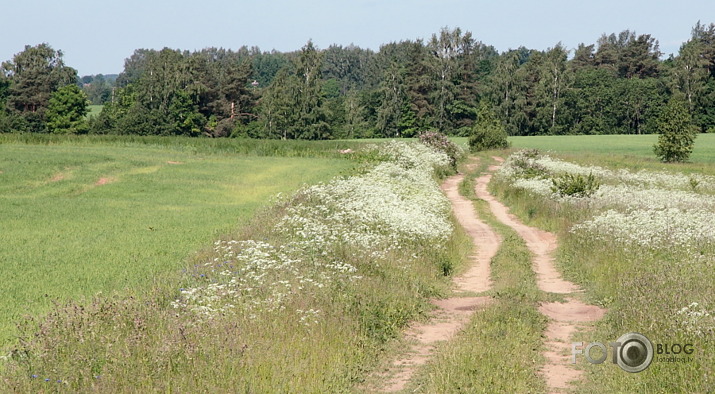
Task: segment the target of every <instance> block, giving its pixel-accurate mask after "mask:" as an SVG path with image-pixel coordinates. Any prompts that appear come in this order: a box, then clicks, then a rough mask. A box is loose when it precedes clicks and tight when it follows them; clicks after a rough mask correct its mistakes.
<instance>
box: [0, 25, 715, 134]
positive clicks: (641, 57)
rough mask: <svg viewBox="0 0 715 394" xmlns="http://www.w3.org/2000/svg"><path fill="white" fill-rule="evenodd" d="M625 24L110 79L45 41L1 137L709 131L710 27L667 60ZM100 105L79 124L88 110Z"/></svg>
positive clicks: (293, 55)
mask: <svg viewBox="0 0 715 394" xmlns="http://www.w3.org/2000/svg"><path fill="white" fill-rule="evenodd" d="M662 57H663V54H662V53H661V52H660V50H659V46H658V41H657V40H656V39H655V38H654V37H652V36H651V35H649V34H641V35H638V34H636V33H635V32H632V31H629V30H626V31H623V32H621V33H618V34H610V35H605V34H604V35H603V36H601V37H600V38H599V39H598V40H597V41H596V42H595V43H593V44H589V45H586V44H580V45H579V46H578V47H577V48H575V49H573V50H569V49H567V48H565V47H564V46H563V45H561V44H560V43H559V44H556V45H555V46H554V47H552V48H548V49H546V50H534V49H527V48H524V47H521V48H518V49H515V50H510V51H507V52H504V53H499V52H498V51H497V50H496V49H495V48H494V47H492V46H490V45H487V44H484V43H482V42H480V41H478V40H477V39H475V38H474V37H473V36H472V34H471V33H470V32H463V31H462V30H460V29H458V28H457V29H448V28H444V29H442V30H441V31H440V32H439V33H436V34H434V35H432V37H431V38H430V39H429V40H414V41H412V40H407V41H400V42H392V43H389V44H385V45H382V46H381V47H380V49H379V51H377V52H375V51H372V50H369V49H362V48H359V47H356V46H352V45H351V46H347V47H345V46H339V45H333V46H330V47H328V48H326V49H319V48H316V46H315V45H314V44H313V43H312V42H308V43H307V44H306V45H305V46H304V47H303V48H302V49H300V50H298V51H294V52H289V53H282V52H276V51H271V52H264V51H261V50H260V49H259V48H256V47H252V48H249V47H242V48H240V49H238V50H236V51H233V50H226V49H220V48H207V49H204V50H201V51H197V52H188V51H180V50H173V49H168V48H165V49H163V50H147V49H139V50H136V51H135V52H134V53H133V54H132V55H131V56H130V57H129V58H128V59H126V61H125V64H124V71H123V72H122V73H121V74H120V75H118V76H103V75H96V76H86V77H82V78H79V77H78V75H77V71H76V70H75V69H73V68H71V67H69V66H67V65H66V64H65V63H64V61H63V59H62V52H61V51H58V50H54V49H53V48H52V47H50V46H49V45H48V44H41V45H37V46H34V47H31V46H27V47H26V48H25V50H24V51H23V52H21V53H19V54H17V55H15V57H14V58H13V59H12V60H9V61H6V62H4V63H2V68H1V70H2V72H1V73H0V132H50V133H96V134H139V135H150V134H151V135H189V136H200V135H206V136H211V137H225V136H232V137H252V138H283V139H331V138H368V137H411V136H414V135H416V134H417V133H419V132H421V131H426V130H438V131H441V132H443V133H446V134H449V135H468V134H470V132H471V130H472V128H473V124H474V122H475V119H476V118H477V113H478V108H480V107H483V106H488V107H490V108H491V110H492V111H493V112H494V113H495V114H496V116H497V117H498V118H499V120H500V121H501V122H502V123H503V125H504V127H505V128H506V130H507V132H508V133H509V134H510V135H543V134H644V133H652V132H654V131H655V128H654V123H655V119H656V118H657V116H658V114H659V113H660V112H661V110H662V109H663V108H664V106H665V105H666V103H667V102H668V100H669V99H670V98H671V97H675V96H678V97H680V98H682V99H683V100H684V101H685V102H686V103H687V105H688V108H689V110H690V112H691V115H692V119H693V121H694V122H695V125H696V126H697V127H698V129H699V131H700V132H715V24H709V25H705V24H701V23H700V22H698V23H697V24H696V25H695V27H694V28H693V30H692V35H691V38H690V39H689V40H688V41H687V42H686V43H684V44H683V45H682V46H681V48H680V50H679V52H678V54H676V55H673V56H670V57H669V58H667V59H663V58H662ZM90 101H91V103H93V104H103V105H104V107H103V110H102V112H101V113H100V114H99V115H97V116H93V117H90V118H89V119H88V118H87V116H86V114H87V104H88V103H89V102H90Z"/></svg>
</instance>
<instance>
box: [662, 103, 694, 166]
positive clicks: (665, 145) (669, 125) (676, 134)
mask: <svg viewBox="0 0 715 394" xmlns="http://www.w3.org/2000/svg"><path fill="white" fill-rule="evenodd" d="M656 128H657V130H658V132H659V133H660V136H658V143H657V144H656V145H655V146H654V147H653V151H654V152H655V155H656V156H658V158H659V159H660V161H662V162H665V163H673V162H684V161H687V160H688V158H689V157H690V154H691V153H693V145H694V144H695V137H696V136H697V128H696V127H695V126H694V125H693V123H692V117H691V116H690V112H689V111H688V107H687V106H686V104H685V102H684V101H683V100H681V99H679V98H677V97H673V98H671V99H670V101H668V105H667V106H666V107H665V109H663V112H661V113H660V116H658V119H657V120H656Z"/></svg>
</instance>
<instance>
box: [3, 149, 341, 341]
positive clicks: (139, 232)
mask: <svg viewBox="0 0 715 394" xmlns="http://www.w3.org/2000/svg"><path fill="white" fill-rule="evenodd" d="M6 138H7V137H6ZM4 142H5V143H2V144H0V218H1V220H0V245H2V246H0V261H2V264H0V276H2V277H3V278H4V279H3V281H2V282H0V294H2V295H3V297H2V302H0V344H3V345H4V344H7V343H9V342H11V341H12V340H13V338H14V337H15V336H16V332H15V330H14V325H15V323H16V322H17V321H18V320H19V318H20V317H21V316H22V315H24V314H27V313H29V314H39V313H41V312H45V311H47V310H48V309H49V307H50V306H51V304H52V303H53V302H65V301H66V300H70V299H76V298H78V297H81V296H86V297H91V296H93V295H95V294H96V293H98V292H103V293H106V294H111V293H112V292H122V293H134V292H140V291H143V290H146V289H148V288H150V287H151V286H152V285H153V283H154V282H155V281H159V280H160V279H159V278H161V277H162V275H171V274H175V273H176V272H178V271H180V269H181V268H183V267H184V264H185V261H186V260H187V258H188V257H189V255H190V254H191V253H192V252H195V251H196V250H198V249H200V248H202V247H204V246H206V245H207V244H210V243H211V242H212V241H213V240H214V239H215V238H217V237H218V236H219V235H220V234H224V233H226V232H228V231H231V230H234V229H235V228H237V227H238V226H240V225H241V224H243V223H245V222H246V220H248V219H249V218H250V217H252V216H253V214H254V213H255V212H256V210H258V209H260V208H261V207H265V206H267V205H268V203H269V201H270V199H271V198H272V197H273V196H275V195H276V194H278V193H291V192H293V191H295V190H297V189H298V188H300V187H301V186H303V185H305V184H313V183H315V182H318V181H322V180H327V179H330V178H332V177H334V176H336V175H339V174H340V173H341V172H343V171H346V170H347V169H349V168H350V167H351V166H352V164H351V163H350V162H349V161H347V160H345V159H339V158H334V159H329V158H288V157H265V156H264V157H255V156H247V155H231V154H225V153H221V152H218V153H212V152H211V149H210V148H209V147H206V148H205V149H204V150H203V151H202V152H201V153H198V152H196V153H194V152H192V151H187V150H186V149H179V148H180V147H178V146H176V145H175V146H171V145H169V146H161V145H157V144H155V145H136V144H135V145H133V146H132V145H131V144H130V143H129V142H128V141H125V143H124V144H123V145H125V146H118V145H117V144H116V141H114V142H107V141H100V140H98V139H94V140H91V141H84V142H79V141H75V142H73V141H72V140H70V139H65V140H63V141H62V143H61V144H46V143H43V144H26V143H22V142H21V141H12V140H6V141H4ZM44 142H48V141H44ZM174 143H176V141H174ZM126 145H130V146H126Z"/></svg>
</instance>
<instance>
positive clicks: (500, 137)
mask: <svg viewBox="0 0 715 394" xmlns="http://www.w3.org/2000/svg"><path fill="white" fill-rule="evenodd" d="M508 147H509V142H508V141H507V134H506V129H505V128H504V125H503V124H502V123H501V122H500V121H499V119H497V117H496V114H494V111H493V110H492V109H491V107H490V106H489V104H487V103H486V102H484V101H483V102H482V103H481V104H480V105H479V110H478V112H477V122H476V123H475V124H474V128H473V129H472V135H471V136H470V137H469V150H471V151H472V152H478V151H482V150H487V149H504V148H508Z"/></svg>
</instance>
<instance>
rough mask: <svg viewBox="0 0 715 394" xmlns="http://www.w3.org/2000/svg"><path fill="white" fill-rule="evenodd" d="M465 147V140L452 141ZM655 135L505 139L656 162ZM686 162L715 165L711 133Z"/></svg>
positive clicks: (577, 153) (549, 148)
mask: <svg viewBox="0 0 715 394" xmlns="http://www.w3.org/2000/svg"><path fill="white" fill-rule="evenodd" d="M453 140H454V141H455V142H457V143H458V144H460V145H462V146H463V147H467V138H466V137H456V138H453ZM657 141H658V136H657V135H655V134H650V135H569V136H551V135H544V136H529V137H521V136H519V137H509V142H511V146H512V147H513V148H516V149H521V148H534V149H540V150H543V151H550V152H555V153H559V154H566V155H570V156H574V157H577V156H584V155H585V156H586V157H587V158H590V159H592V160H603V159H605V158H608V157H631V158H638V159H645V160H647V161H652V162H654V163H657V159H656V157H655V154H653V145H654V144H655V143H656V142H657ZM690 161H691V162H693V163H696V164H697V163H708V164H713V163H715V134H698V137H697V138H696V139H695V149H694V151H693V154H692V156H691V157H690Z"/></svg>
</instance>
